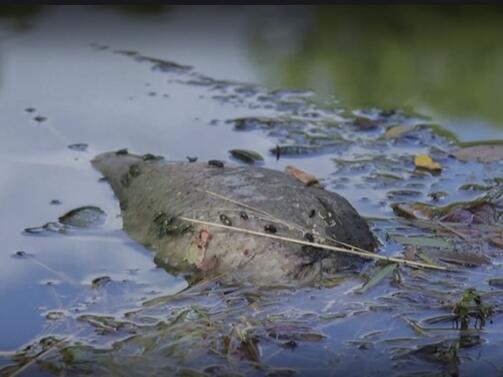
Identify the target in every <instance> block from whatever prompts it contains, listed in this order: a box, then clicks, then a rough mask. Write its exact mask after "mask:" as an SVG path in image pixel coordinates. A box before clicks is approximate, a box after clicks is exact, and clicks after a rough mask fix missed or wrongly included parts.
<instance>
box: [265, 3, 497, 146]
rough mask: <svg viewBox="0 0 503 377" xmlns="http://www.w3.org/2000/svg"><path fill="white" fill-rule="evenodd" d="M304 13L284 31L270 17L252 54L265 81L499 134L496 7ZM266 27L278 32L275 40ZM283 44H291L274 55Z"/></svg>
mask: <svg viewBox="0 0 503 377" xmlns="http://www.w3.org/2000/svg"><path fill="white" fill-rule="evenodd" d="M310 10H311V12H310V17H305V16H304V14H300V15H299V17H297V18H296V19H295V22H291V24H287V25H286V26H285V25H281V19H272V18H271V19H270V22H269V23H267V24H266V25H263V26H264V27H263V28H262V29H258V30H257V33H258V34H262V35H261V37H260V38H256V39H255V41H256V44H255V48H256V51H257V54H258V55H259V56H260V59H261V60H260V62H261V63H262V64H263V65H264V67H265V70H266V71H268V80H269V81H268V82H269V83H273V84H274V85H278V86H279V87H285V86H288V87H295V88H297V87H300V88H306V87H309V88H312V89H314V90H316V91H317V92H323V93H325V94H330V95H334V96H335V98H336V99H337V100H340V101H342V102H343V103H345V104H347V105H349V106H352V107H379V108H396V107H409V108H412V109H416V110H418V109H419V110H421V111H424V112H426V113H427V114H431V115H433V116H436V117H440V118H441V119H442V120H444V119H446V120H447V121H448V123H451V127H452V128H453V129H454V130H455V131H458V132H459V133H460V134H461V135H462V136H464V137H465V138H472V139H474V138H475V139H477V138H481V137H482V138H483V137H484V135H480V130H479V129H478V128H477V127H478V124H477V123H485V124H486V126H490V127H493V128H495V129H494V130H493V131H488V133H487V134H488V135H489V136H491V134H490V133H491V132H492V135H494V136H497V137H501V136H502V135H503V132H501V129H502V127H503V108H502V107H501V104H500V98H501V95H502V90H503V89H502V88H503V85H502V84H503V46H502V45H501V43H500V41H501V39H502V38H503V23H502V22H501V20H502V18H503V10H502V9H501V8H499V7H474V6H450V7H438V6H380V7H369V6H332V7H321V8H310ZM278 23H279V24H280V26H277V24H278ZM275 24H276V25H275ZM299 24H300V27H299ZM275 26H276V27H275ZM281 26H283V28H281ZM271 29H273V30H275V29H280V30H283V35H282V38H278V37H277V35H278V34H279V32H277V33H270V30H271ZM299 30H304V32H303V33H301V35H299ZM271 34H272V35H271ZM289 39H290V40H291V39H294V40H296V41H297V42H298V43H295V45H294V46H293V47H292V48H289V49H286V50H285V48H281V47H280V48H278V46H277V45H278V42H289ZM291 44H292V43H290V45H291ZM287 45H288V43H287ZM437 119H438V118H437ZM470 126H471V127H472V129H471V130H464V129H463V128H469V127H470ZM496 128H498V129H499V130H496ZM477 132H479V134H477Z"/></svg>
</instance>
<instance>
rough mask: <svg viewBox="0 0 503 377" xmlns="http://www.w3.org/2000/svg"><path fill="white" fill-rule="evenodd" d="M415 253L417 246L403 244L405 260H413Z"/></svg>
mask: <svg viewBox="0 0 503 377" xmlns="http://www.w3.org/2000/svg"><path fill="white" fill-rule="evenodd" d="M416 254H417V248H416V246H414V245H407V246H405V250H404V251H403V256H404V258H405V259H407V260H415V259H416Z"/></svg>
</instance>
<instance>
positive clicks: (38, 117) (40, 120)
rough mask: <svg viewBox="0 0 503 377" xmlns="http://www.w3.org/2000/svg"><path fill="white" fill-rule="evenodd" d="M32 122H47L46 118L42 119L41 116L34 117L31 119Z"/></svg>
mask: <svg viewBox="0 0 503 377" xmlns="http://www.w3.org/2000/svg"><path fill="white" fill-rule="evenodd" d="M33 120H34V121H36V122H39V123H42V122H45V121H46V120H47V118H46V117H43V116H40V115H38V116H36V117H35V118H33Z"/></svg>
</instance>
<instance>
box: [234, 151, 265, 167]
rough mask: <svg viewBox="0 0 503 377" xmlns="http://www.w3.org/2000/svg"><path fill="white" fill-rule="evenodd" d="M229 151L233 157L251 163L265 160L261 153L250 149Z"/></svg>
mask: <svg viewBox="0 0 503 377" xmlns="http://www.w3.org/2000/svg"><path fill="white" fill-rule="evenodd" d="M229 152H230V154H232V157H234V158H237V159H238V160H241V161H243V162H246V163H249V164H250V163H251V164H253V163H254V162H256V161H264V157H262V156H261V155H260V154H259V153H257V152H254V151H251V150H248V149H232V150H230V151H229Z"/></svg>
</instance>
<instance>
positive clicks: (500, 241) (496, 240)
mask: <svg viewBox="0 0 503 377" xmlns="http://www.w3.org/2000/svg"><path fill="white" fill-rule="evenodd" d="M489 241H490V242H491V245H493V246H496V247H498V248H500V249H503V237H493V238H491V239H490V240H489Z"/></svg>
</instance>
